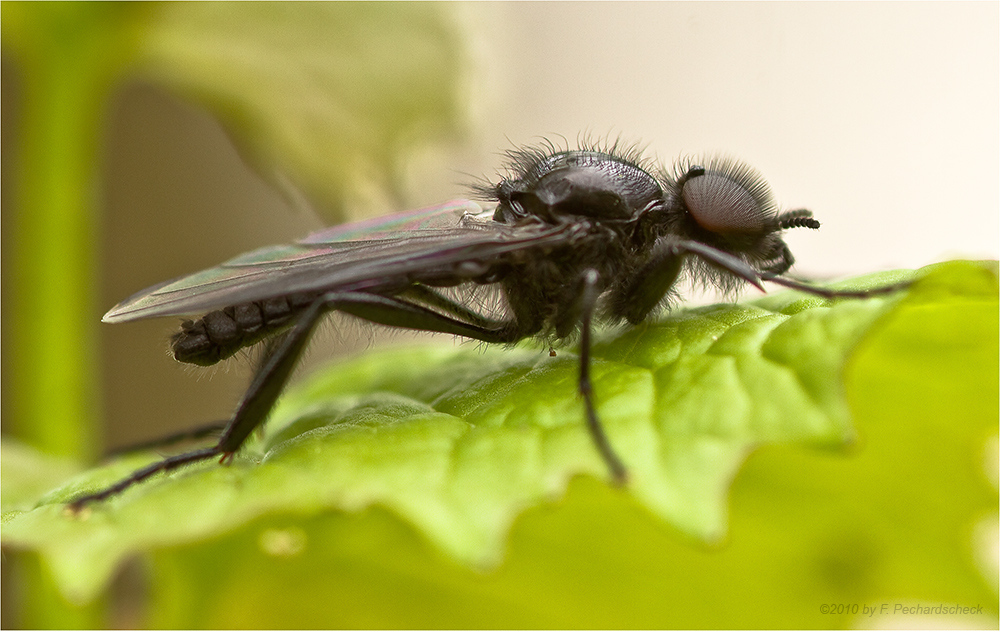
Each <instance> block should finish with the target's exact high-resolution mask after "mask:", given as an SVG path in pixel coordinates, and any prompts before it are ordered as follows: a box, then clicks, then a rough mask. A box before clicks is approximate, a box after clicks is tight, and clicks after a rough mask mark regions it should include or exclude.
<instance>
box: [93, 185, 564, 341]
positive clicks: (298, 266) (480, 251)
mask: <svg viewBox="0 0 1000 631" xmlns="http://www.w3.org/2000/svg"><path fill="white" fill-rule="evenodd" d="M565 232H566V228H564V227H556V226H542V225H536V226H520V227H515V226H510V225H506V224H500V223H497V222H494V221H492V219H490V218H489V215H488V214H487V213H485V212H484V211H483V209H482V207H480V206H479V205H478V204H476V203H475V202H471V201H467V200H454V201H451V202H448V203H445V204H442V205H440V206H434V207H431V208H423V209H419V210H413V211H408V212H403V213H399V214H395V215H389V216H387V217H381V218H376V219H370V220H367V221H362V222H358V223H352V224H345V225H341V226H334V227H332V228H327V229H325V230H321V231H319V232H316V233H313V234H311V235H309V236H308V237H306V238H305V239H302V240H301V241H298V242H296V243H293V244H289V245H276V246H270V247H265V248H261V249H259V250H254V251H253V252H248V253H246V254H241V255H240V256H237V257H236V258H233V259H230V260H228V261H226V262H225V263H223V264H221V265H219V266H217V267H212V268H209V269H207V270H204V271H201V272H197V273H194V274H191V275H189V276H183V277H181V278H177V279H175V280H171V281H167V282H165V283H160V284H159V285H154V286H153V287H149V288H148V289H145V290H143V291H141V292H139V293H137V294H135V295H134V296H132V297H130V298H128V299H126V300H125V301H123V302H121V303H119V304H118V305H116V306H115V307H114V308H113V309H111V310H110V311H108V313H107V314H105V316H104V321H105V322H127V321H130V320H138V319H140V318H149V317H156V316H170V315H194V314H201V313H205V312H208V311H212V310H215V309H221V308H223V307H228V306H230V305H236V304H242V303H246V302H253V301H256V300H264V299H267V298H275V297H278V296H283V295H287V294H291V293H295V292H307V291H332V290H335V289H344V290H376V289H378V288H379V287H382V286H385V285H387V284H392V283H398V282H399V280H400V279H404V280H406V279H408V278H410V277H412V276H419V275H421V274H426V273H430V272H432V271H434V270H442V271H445V270H448V269H450V268H451V267H453V266H454V265H455V264H457V263H460V262H462V261H480V260H482V261H489V260H490V259H491V258H492V257H496V256H498V255H501V254H504V253H506V252H511V251H514V250H519V249H524V248H527V247H534V246H537V245H541V244H545V243H556V242H559V241H560V240H562V239H564V238H565Z"/></svg>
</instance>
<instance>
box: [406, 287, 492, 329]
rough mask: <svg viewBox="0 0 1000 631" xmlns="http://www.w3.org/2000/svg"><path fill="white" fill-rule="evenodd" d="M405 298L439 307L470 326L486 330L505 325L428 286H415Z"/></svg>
mask: <svg viewBox="0 0 1000 631" xmlns="http://www.w3.org/2000/svg"><path fill="white" fill-rule="evenodd" d="M405 296H406V297H407V298H413V299H416V300H418V301H419V302H421V303H423V304H425V305H428V306H431V307H437V308H438V309H441V310H443V311H445V312H446V313H448V314H450V315H453V316H455V317H456V318H458V319H460V320H463V321H465V322H468V323H470V324H475V325H476V326H481V327H484V328H499V327H502V326H503V324H504V323H503V322H500V321H498V320H494V319H492V318H487V317H486V316H484V315H483V314H481V313H478V312H476V311H473V310H472V309H469V308H468V307H466V306H465V305H463V304H461V303H459V302H455V301H454V300H452V299H451V298H448V297H447V296H443V295H441V293H439V292H437V291H435V290H433V289H431V288H430V287H428V286H427V285H420V284H417V285H414V286H413V287H412V288H410V289H408V290H407V291H406V294H405Z"/></svg>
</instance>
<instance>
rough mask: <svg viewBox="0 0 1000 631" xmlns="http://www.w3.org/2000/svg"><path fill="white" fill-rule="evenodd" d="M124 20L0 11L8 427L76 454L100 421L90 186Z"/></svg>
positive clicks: (60, 7) (86, 453) (31, 8)
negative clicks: (8, 176)
mask: <svg viewBox="0 0 1000 631" xmlns="http://www.w3.org/2000/svg"><path fill="white" fill-rule="evenodd" d="M98 6H99V5H98ZM12 8H13V10H10V9H12ZM127 13H129V12H127V11H126V12H123V11H122V10H121V9H116V8H114V7H109V6H105V7H103V8H99V9H97V10H95V7H94V6H93V5H89V4H88V3H84V5H82V6H81V5H72V4H70V5H67V4H62V3H55V4H52V5H47V4H45V3H43V4H38V5H26V6H25V5H22V6H20V7H17V6H15V7H10V6H8V7H5V11H4V21H5V27H6V28H5V29H4V30H5V33H4V39H5V42H7V43H8V44H13V46H12V48H13V52H14V53H15V56H16V58H17V61H18V62H19V64H20V65H21V68H22V77H23V86H24V87H23V92H22V94H23V102H22V107H21V113H22V116H21V124H20V137H19V139H18V144H19V146H18V149H19V156H18V162H19V169H18V181H17V193H18V197H17V202H18V203H17V219H16V223H15V231H16V235H15V239H14V244H15V246H14V247H15V253H14V259H13V260H14V266H15V269H14V292H13V299H14V310H13V311H14V313H13V321H12V324H13V327H14V331H13V335H11V336H10V337H8V338H7V339H8V340H10V343H11V346H12V350H13V362H12V364H11V366H12V369H13V374H12V376H11V383H12V385H13V391H12V392H11V393H10V396H11V397H12V404H13V406H12V411H13V419H11V420H12V421H13V423H12V427H13V429H14V431H15V432H16V434H17V435H18V437H19V438H21V439H22V440H24V441H25V442H28V443H30V444H31V445H33V446H35V447H37V448H39V449H41V450H43V451H45V452H47V453H50V454H53V455H58V456H65V457H72V458H89V457H91V456H93V455H94V452H95V447H96V436H97V434H98V432H97V431H96V430H97V423H96V420H97V419H98V418H100V414H99V412H100V410H99V397H98V395H97V392H98V389H97V388H98V385H99V384H98V373H97V370H95V367H96V366H99V365H100V362H99V357H98V347H97V340H96V337H97V328H96V326H97V317H98V315H99V314H98V313H97V309H96V308H95V307H96V305H95V293H96V292H95V289H96V287H97V282H96V269H97V265H96V251H97V244H98V241H99V236H98V235H99V230H98V222H99V219H98V218H99V213H98V212H97V210H96V203H95V202H96V197H97V195H96V190H95V184H96V182H97V174H98V173H99V170H98V165H99V159H98V147H99V140H100V137H101V133H102V131H103V128H104V124H103V123H104V121H103V116H104V113H105V107H106V104H107V95H108V92H109V89H110V87H111V85H112V83H113V80H114V79H115V77H116V71H118V70H120V69H121V61H123V60H124V59H125V55H124V54H123V52H125V50H126V48H127V46H125V45H124V44H126V42H127V36H128V32H127V30H126V29H123V28H122V27H123V26H124V21H123V20H122V16H123V15H125V14H127Z"/></svg>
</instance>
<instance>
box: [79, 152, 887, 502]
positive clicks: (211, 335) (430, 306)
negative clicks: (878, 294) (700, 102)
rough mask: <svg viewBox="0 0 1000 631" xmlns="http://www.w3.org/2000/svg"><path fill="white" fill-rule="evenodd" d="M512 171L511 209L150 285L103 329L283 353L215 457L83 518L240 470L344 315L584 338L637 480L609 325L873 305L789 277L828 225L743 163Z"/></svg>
mask: <svg viewBox="0 0 1000 631" xmlns="http://www.w3.org/2000/svg"><path fill="white" fill-rule="evenodd" d="M508 158H509V164H508V169H509V173H508V175H507V177H505V178H503V179H501V180H500V182H499V183H498V184H496V185H487V186H481V187H479V189H478V192H479V193H481V194H482V195H483V196H484V197H487V198H488V199H489V200H490V201H492V202H495V203H496V204H495V208H493V209H492V211H484V210H483V208H482V207H481V206H479V205H478V204H476V203H473V202H470V201H465V200H459V201H453V202H449V203H447V204H443V205H441V206H437V207H434V208H429V209H421V210H416V211H411V212H406V213H400V214H397V215H391V216H389V217H384V218H380V219H375V220H370V221H365V222H361V223H354V224H348V225H344V226H337V227H334V228H330V229H327V230H324V231H321V232H318V233H315V234H313V235H311V236H309V237H307V238H305V239H303V240H302V241H299V242H298V243H295V244H292V245H285V246H275V247H269V248H263V249H260V250H256V251H254V252H250V253H248V254H244V255H241V256H238V257H236V258H234V259H232V260H230V261H227V262H226V263H223V264H222V265H220V266H218V267H214V268H211V269H208V270H205V271H202V272H198V273H196V274H192V275H190V276H186V277H183V278H180V279H177V280H173V281H169V282H166V283H162V284H160V285H157V286H154V287H151V288H149V289H147V290H145V291H142V292H140V293H138V294H136V295H135V296H133V297H131V298H129V299H127V300H125V301H124V302H122V303H121V304H119V305H118V306H116V307H115V308H113V309H112V310H111V311H109V312H108V313H107V315H105V316H104V321H105V322H125V321H129V320H136V319H140V318H146V317H153V316H168V315H185V314H205V315H203V316H202V317H201V318H200V319H198V320H195V321H190V320H188V321H185V322H184V323H183V324H182V325H181V330H180V332H178V333H177V334H176V335H175V336H174V338H173V341H172V350H173V354H174V357H175V358H176V359H177V360H179V361H182V362H187V363H192V364H198V365H203V366H207V365H211V364H214V363H216V362H218V361H220V360H222V359H225V358H227V357H230V356H231V355H233V354H235V353H236V352H238V351H239V350H241V349H243V348H246V347H248V346H251V345H253V344H256V343H258V342H260V341H263V340H266V339H272V340H277V341H276V342H275V343H274V344H273V347H272V348H271V352H270V353H269V354H268V355H267V357H266V358H265V360H264V362H263V364H262V365H261V367H260V369H259V370H258V372H257V374H256V375H255V377H254V379H253V381H252V383H251V384H250V387H249V389H248V390H247V392H246V394H245V395H244V397H243V400H242V401H241V403H240V405H239V407H238V408H237V410H236V413H235V414H234V415H233V417H232V419H231V420H230V421H229V422H228V423H227V424H226V425H225V427H224V429H223V431H222V435H221V438H219V440H218V442H217V443H216V444H215V445H213V446H211V447H208V448H204V449H198V450H195V451H190V452H187V453H182V454H180V455H176V456H172V457H168V458H165V459H163V460H161V461H159V462H157V463H154V464H152V465H150V466H148V467H146V468H144V469H140V470H138V471H136V472H135V473H133V474H132V475H131V476H129V477H127V478H125V479H124V480H121V481H120V482H118V483H117V484H114V485H112V486H110V487H108V488H105V489H103V490H101V491H99V492H96V493H92V494H89V495H85V496H82V497H79V498H77V499H76V500H74V501H73V502H72V503H71V504H70V507H71V508H72V509H74V510H78V509H80V508H81V507H83V506H84V505H85V504H87V503H89V502H93V501H98V500H103V499H105V498H107V497H109V496H111V495H114V494H116V493H120V492H121V491H123V490H125V489H127V488H128V487H130V486H132V485H133V484H136V483H138V482H140V481H142V480H144V479H146V478H148V477H150V476H152V475H154V474H156V473H158V472H160V471H169V470H171V469H175V468H177V467H180V466H183V465H185V464H188V463H191V462H196V461H200V460H206V459H209V458H214V457H219V458H220V461H222V462H226V461H228V460H229V459H231V458H232V457H233V454H234V453H235V452H236V451H237V450H238V449H239V448H240V447H241V446H242V445H243V443H244V441H245V440H246V439H247V437H248V436H249V435H250V434H251V432H253V431H254V429H255V428H257V427H258V426H260V425H261V423H263V422H264V421H265V420H266V418H267V416H268V414H269V412H270V411H271V408H272V407H273V405H274V403H275V401H276V400H277V398H278V395H279V394H280V393H281V391H282V390H283V389H284V387H285V384H286V382H287V381H288V378H289V375H290V374H291V373H292V370H293V368H294V366H295V364H296V362H297V361H298V359H299V357H300V355H301V354H302V351H303V349H304V348H305V346H306V343H307V341H308V338H309V336H310V333H311V332H312V330H313V329H314V328H315V326H316V324H317V322H318V321H319V320H320V318H322V316H323V315H324V314H325V313H327V312H329V311H341V312H344V313H347V314H349V315H352V316H355V317H358V318H361V319H364V320H367V321H370V322H374V323H377V324H382V325H386V326H392V327H402V328H408V329H417V330H422V331H435V332H439V333H449V334H452V335H459V336H463V337H467V338H472V339H475V340H481V341H483V342H489V343H501V344H504V343H511V342H515V341H517V340H521V339H523V338H526V337H530V336H536V337H539V338H541V339H542V340H544V341H546V342H548V343H550V344H554V343H556V342H558V341H561V340H565V339H566V338H569V337H572V336H574V335H577V334H579V336H580V373H579V382H578V383H579V391H580V394H581V395H582V399H583V405H584V408H585V413H586V422H587V428H588V430H589V432H590V435H591V437H592V438H593V441H594V444H595V446H596V447H597V450H598V451H599V452H600V454H601V457H602V458H603V459H604V461H605V463H607V466H608V469H609V471H610V473H611V476H612V477H613V478H614V480H615V481H617V482H619V483H621V482H624V481H625V480H626V467H625V465H624V463H623V462H622V460H621V458H619V456H618V455H617V454H616V453H615V451H614V449H613V447H612V446H611V443H610V442H609V441H608V437H607V435H606V434H605V432H604V429H603V428H602V426H601V423H600V420H599V419H598V417H597V414H596V412H595V410H594V401H593V394H592V391H591V383H590V373H589V371H590V346H591V330H592V327H593V323H594V321H595V320H599V321H602V322H609V323H617V322H628V323H631V324H636V323H639V322H642V321H643V320H644V319H646V318H647V317H648V316H649V315H650V314H651V313H653V312H654V311H655V310H656V309H657V308H658V307H660V306H663V305H666V304H667V303H669V302H670V299H671V298H673V297H674V294H675V287H676V286H677V284H678V282H679V281H680V280H681V279H683V278H688V279H690V280H694V281H696V282H701V283H704V284H709V285H714V286H717V287H720V288H722V289H724V290H733V289H736V288H737V287H738V286H740V285H742V284H743V283H750V284H752V285H754V286H756V287H758V288H760V289H763V287H762V284H761V283H762V281H771V282H774V283H777V284H780V285H784V286H787V287H793V288H796V289H800V290H803V291H807V292H809V293H812V294H816V295H820V296H854V297H863V296H865V295H868V293H869V292H838V291H835V290H828V289H822V288H815V287H811V286H809V285H804V284H802V283H799V282H797V281H793V280H790V279H787V278H784V277H782V274H784V273H785V272H787V271H788V269H789V268H790V267H791V266H792V263H793V262H794V259H793V257H792V253H791V252H790V251H789V249H788V246H787V245H785V242H784V241H783V240H782V238H781V233H782V231H783V230H786V229H790V228H812V229H816V228H819V222H818V221H816V220H815V219H813V217H812V213H811V212H809V211H808V210H792V211H786V212H779V211H778V208H777V206H776V205H775V202H774V200H773V198H772V196H771V192H770V190H769V187H768V186H767V184H766V183H765V182H764V180H763V179H762V178H761V177H760V175H759V174H758V173H757V172H756V171H754V170H753V169H751V168H749V167H747V166H745V165H743V164H740V163H738V162H734V161H732V160H728V159H709V160H706V161H704V162H691V163H686V164H681V165H680V166H678V167H677V168H676V169H675V170H674V171H673V172H666V171H662V170H659V169H657V168H655V167H654V165H653V164H652V163H651V162H649V161H647V160H645V159H643V158H642V156H641V155H640V153H639V151H638V150H636V149H621V148H619V147H618V146H617V145H615V146H613V147H609V148H604V149H601V148H583V149H578V150H565V151H564V150H558V149H556V148H555V147H553V146H552V145H546V146H543V147H538V148H528V149H521V150H517V151H512V152H510V153H509V154H508ZM477 285H478V286H491V287H495V288H497V289H498V293H499V295H500V297H501V301H502V310H501V315H500V316H495V315H493V314H489V313H484V312H483V311H482V310H477V309H476V308H474V307H472V306H469V305H468V304H466V303H465V302H463V301H461V300H458V299H455V298H453V297H452V296H453V295H454V294H452V293H449V292H448V291H447V290H446V289H445V288H452V287H464V288H467V287H473V286H477ZM888 289H891V288H887V290H888ZM279 333H281V334H283V335H282V336H280V337H278V336H276V334H279Z"/></svg>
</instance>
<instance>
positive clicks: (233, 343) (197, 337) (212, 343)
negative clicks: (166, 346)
mask: <svg viewBox="0 0 1000 631" xmlns="http://www.w3.org/2000/svg"><path fill="white" fill-rule="evenodd" d="M315 297H316V296H315V295H314V294H293V295H290V296H284V297H280V298H270V299H268V300H259V301H257V302H248V303H245V304H241V305H236V306H233V307H226V308H225V309H219V310H218V311H212V312H210V313H207V314H205V315H204V316H202V317H201V318H199V319H198V320H186V321H184V322H182V323H181V330H180V332H178V333H176V334H175V335H174V336H173V338H172V339H171V344H170V350H171V352H172V353H173V355H174V359H176V360H177V361H179V362H184V363H185V364H195V365H198V366H211V365H213V364H216V363H218V362H220V361H222V360H223V359H227V358H229V357H232V356H233V355H235V354H236V353H237V352H239V351H240V350H241V349H243V348H246V347H247V346H252V345H254V344H256V343H257V342H260V341H261V340H263V339H264V338H266V337H268V336H270V335H272V334H274V333H276V332H278V331H280V330H281V329H284V328H286V327H287V326H288V325H289V324H291V322H292V320H293V319H294V317H295V315H296V314H297V313H299V312H300V311H301V310H302V309H304V308H305V307H306V306H308V305H309V304H310V303H311V302H312V301H313V300H314V299H315Z"/></svg>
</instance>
